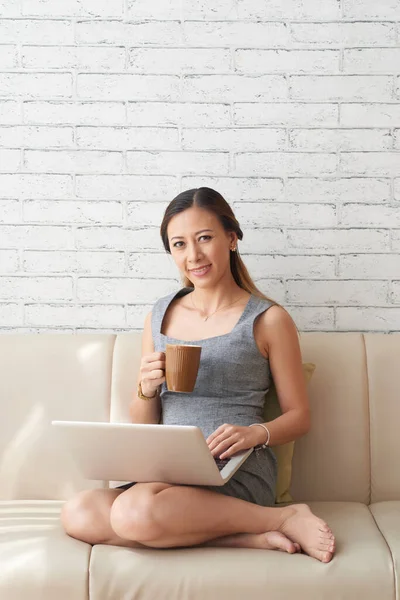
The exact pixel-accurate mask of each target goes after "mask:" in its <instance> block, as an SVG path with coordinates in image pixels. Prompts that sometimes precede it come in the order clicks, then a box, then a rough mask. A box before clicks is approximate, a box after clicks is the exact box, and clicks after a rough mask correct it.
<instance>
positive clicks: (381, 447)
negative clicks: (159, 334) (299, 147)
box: [0, 333, 400, 600]
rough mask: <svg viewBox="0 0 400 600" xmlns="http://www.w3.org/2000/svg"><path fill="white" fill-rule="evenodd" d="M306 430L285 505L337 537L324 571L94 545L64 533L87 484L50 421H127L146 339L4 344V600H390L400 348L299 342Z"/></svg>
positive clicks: (26, 339) (245, 557)
mask: <svg viewBox="0 0 400 600" xmlns="http://www.w3.org/2000/svg"><path fill="white" fill-rule="evenodd" d="M301 345H302V353H303V359H304V361H306V362H315V363H316V365H317V369H316V371H315V374H314V377H313V379H312V381H311V383H310V385H309V395H310V401H311V406H312V415H313V422H312V430H311V431H310V433H309V434H308V435H307V436H305V437H304V438H303V439H301V440H300V441H298V442H297V443H296V447H295V457H294V474H293V484H292V494H293V496H294V498H295V499H296V500H297V501H307V502H310V504H311V506H312V507H313V509H314V511H315V512H316V513H317V514H318V515H320V516H321V517H323V518H324V519H326V521H327V522H328V523H329V524H330V525H331V527H332V528H333V530H334V532H335V534H336V537H337V554H336V556H335V557H334V559H333V561H332V562H331V563H329V564H322V563H319V562H318V561H316V560H314V559H311V558H309V557H308V556H305V555H300V554H298V555H288V554H284V553H280V552H273V551H264V550H250V549H233V548H232V549H231V548H227V549H222V548H190V549H174V550H154V549H148V550H146V549H143V550H135V549H126V548H118V547H114V546H104V545H98V546H94V547H91V546H90V545H88V544H86V543H83V542H79V541H77V540H74V539H72V538H70V537H68V536H67V535H66V534H65V533H64V532H63V530H62V529H61V526H60V521H59V514H60V509H61V506H62V504H63V501H64V500H65V499H66V498H68V497H70V496H71V495H72V494H73V493H75V492H77V491H78V490H81V489H84V488H89V487H96V486H104V487H107V486H108V482H88V481H85V480H83V479H82V477H81V476H80V474H79V472H77V471H76V469H75V468H74V466H73V465H72V464H71V463H70V462H69V459H68V457H67V456H66V455H65V453H63V452H62V451H61V449H60V447H59V444H58V440H57V439H56V438H55V436H54V433H53V432H52V430H51V428H50V426H49V423H50V421H51V420H52V419H74V420H96V421H108V420H112V421H129V417H128V404H129V401H130V397H131V393H132V390H133V389H134V382H135V379H136V373H137V370H138V364H139V356H140V335H139V334H136V333H132V334H122V335H111V334H110V335H103V334H101V335H100V334H98V335H70V334H53V335H44V334H43V335H16V334H15V335H14V334H11V335H8V334H6V335H1V336H0V395H1V403H0V417H1V418H0V598H1V599H2V600H20V599H21V600H22V599H24V600H25V599H26V598H29V600H39V599H40V600H47V599H51V600H81V599H86V598H93V599H95V600H106V599H110V600H111V599H112V600H117V599H118V600H119V599H135V600H136V599H138V600H144V599H146V600H163V599H165V600H175V599H180V600H182V599H185V600H186V599H189V600H205V599H207V600H213V599H216V600H225V599H227V600H228V599H229V600H243V599H244V598H248V599H249V600H265V599H274V600H275V599H279V600H287V599H288V598H294V597H295V598H296V599H297V600H299V599H300V600H301V599H305V598H307V599H310V598H311V599H316V600H328V599H329V600H338V599H340V600H347V599H348V600H354V599H355V598H362V599H363V600H377V599H379V600H386V599H387V600H393V599H394V598H396V597H397V594H398V590H397V581H398V577H399V575H400V568H399V560H400V472H399V469H398V463H399V458H400V393H399V388H400V335H398V334H393V335H383V334H367V335H362V334H359V333H303V334H302V335H301Z"/></svg>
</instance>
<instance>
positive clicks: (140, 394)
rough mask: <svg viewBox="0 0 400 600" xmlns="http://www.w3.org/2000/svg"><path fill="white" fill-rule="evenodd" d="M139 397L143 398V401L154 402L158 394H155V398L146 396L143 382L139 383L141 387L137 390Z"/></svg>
mask: <svg viewBox="0 0 400 600" xmlns="http://www.w3.org/2000/svg"><path fill="white" fill-rule="evenodd" d="M137 395H138V396H139V398H141V400H147V401H150V400H154V398H155V397H156V396H157V392H156V393H155V394H154V396H145V395H144V394H143V391H142V382H141V381H139V385H138V388H137Z"/></svg>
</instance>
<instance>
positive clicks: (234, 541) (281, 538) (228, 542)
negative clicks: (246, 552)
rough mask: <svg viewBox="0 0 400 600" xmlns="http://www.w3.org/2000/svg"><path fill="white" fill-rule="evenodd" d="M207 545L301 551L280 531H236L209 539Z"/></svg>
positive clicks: (291, 552)
mask: <svg viewBox="0 0 400 600" xmlns="http://www.w3.org/2000/svg"><path fill="white" fill-rule="evenodd" d="M206 545H207V546H224V547H230V548H260V549H263V550H281V551H282V552H288V553H289V554H295V553H296V552H301V548H300V544H298V543H297V542H292V541H291V540H289V538H287V537H286V535H284V534H283V533H281V532H280V531H267V532H266V533H257V534H256V533H236V534H235V535H227V536H224V537H221V538H217V539H215V540H210V541H209V542H207V544H206Z"/></svg>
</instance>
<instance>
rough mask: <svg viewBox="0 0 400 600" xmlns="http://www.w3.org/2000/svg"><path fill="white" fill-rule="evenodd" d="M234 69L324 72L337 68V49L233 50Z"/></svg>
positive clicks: (242, 70) (247, 71)
mask: <svg viewBox="0 0 400 600" xmlns="http://www.w3.org/2000/svg"><path fill="white" fill-rule="evenodd" d="M234 56H235V66H236V70H237V71H240V72H242V73H265V72H266V71H267V72H268V73H288V72H289V73H293V72H294V73H301V72H305V73H307V72H309V73H324V72H325V73H326V72H328V73H329V72H332V71H338V70H339V60H340V53H339V51H338V50H286V49H285V50H255V49H244V50H242V49H239V50H236V51H235V54H234Z"/></svg>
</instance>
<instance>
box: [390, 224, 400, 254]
mask: <svg viewBox="0 0 400 600" xmlns="http://www.w3.org/2000/svg"><path fill="white" fill-rule="evenodd" d="M390 235H391V238H392V250H395V251H396V252H399V253H400V229H397V230H396V229H392V231H391V232H390Z"/></svg>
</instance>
